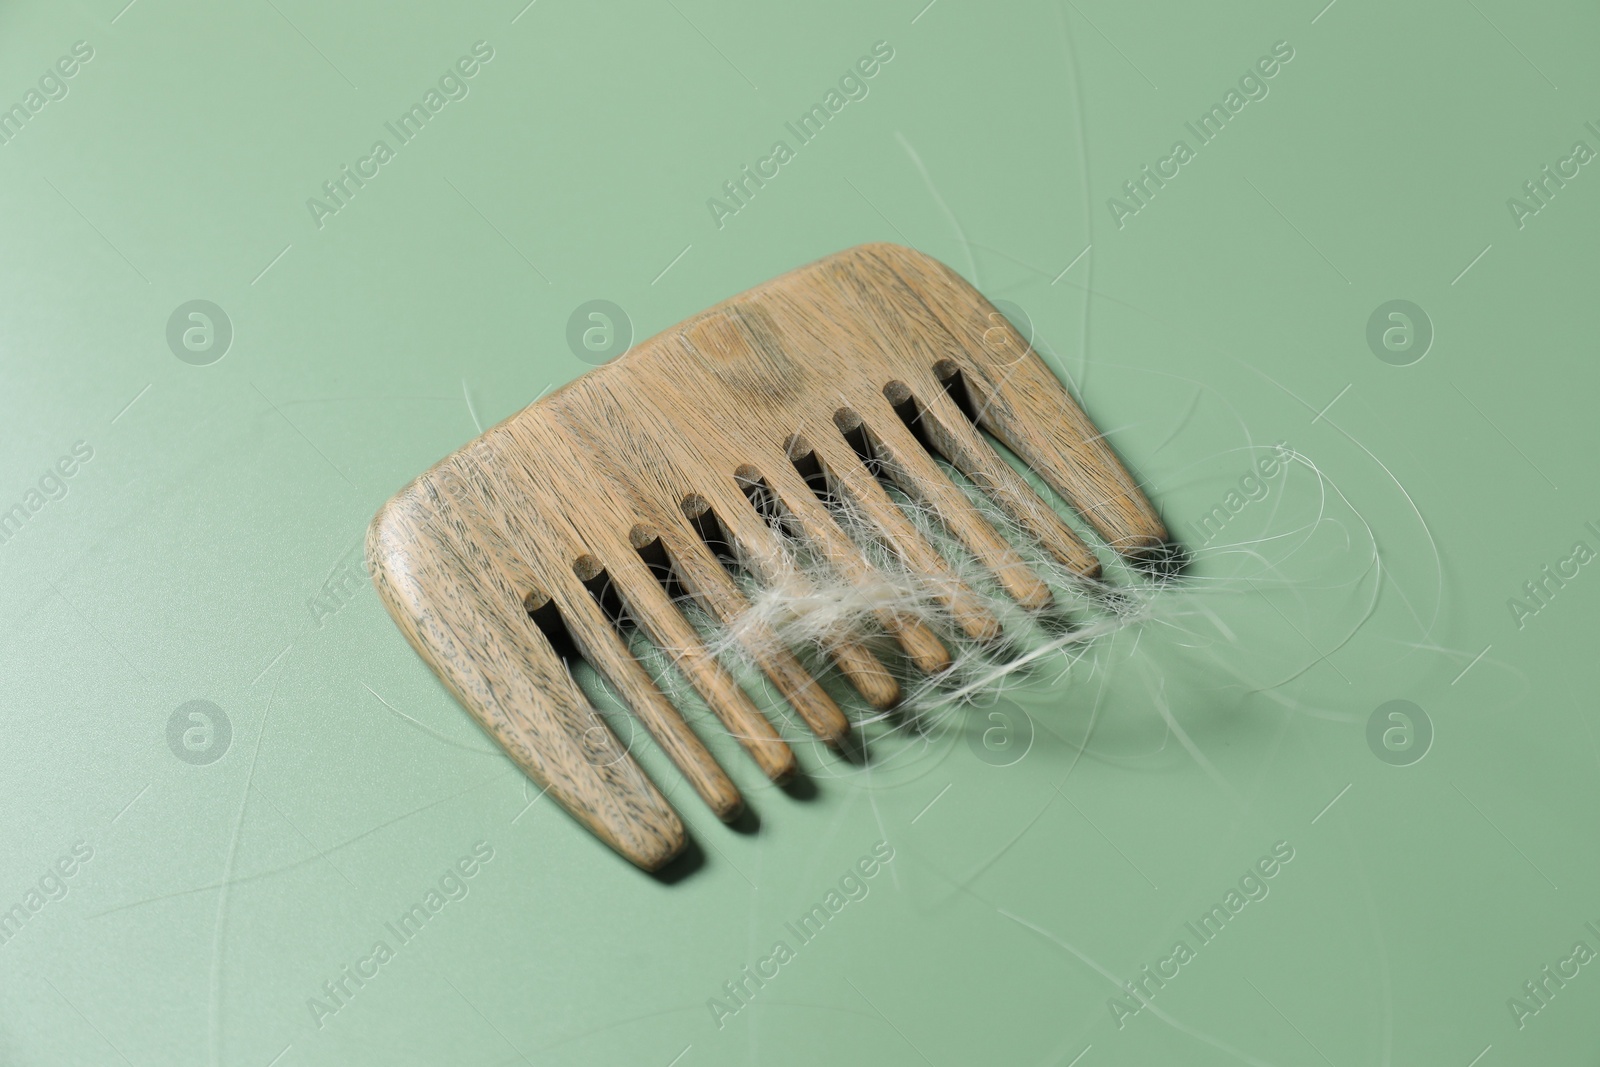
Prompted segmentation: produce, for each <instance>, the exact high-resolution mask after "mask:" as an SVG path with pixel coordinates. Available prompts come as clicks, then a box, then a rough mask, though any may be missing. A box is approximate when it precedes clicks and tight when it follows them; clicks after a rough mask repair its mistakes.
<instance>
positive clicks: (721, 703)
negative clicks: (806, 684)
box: [608, 551, 796, 782]
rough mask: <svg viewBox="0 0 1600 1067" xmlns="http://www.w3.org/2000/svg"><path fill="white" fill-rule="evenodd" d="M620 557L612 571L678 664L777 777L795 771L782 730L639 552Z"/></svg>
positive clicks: (765, 770) (640, 618)
mask: <svg viewBox="0 0 1600 1067" xmlns="http://www.w3.org/2000/svg"><path fill="white" fill-rule="evenodd" d="M617 559H618V563H617V565H616V567H615V568H614V569H611V570H609V571H608V573H609V574H610V575H611V578H612V580H613V581H614V582H615V583H616V588H617V590H618V592H619V593H620V594H621V596H622V600H623V602H624V603H625V604H626V605H627V607H628V611H629V613H630V614H631V615H632V616H633V617H634V618H635V619H636V620H637V621H638V623H639V625H640V626H642V627H643V628H644V630H645V632H646V633H647V634H649V635H650V640H652V641H654V642H655V644H656V647H658V648H660V649H661V650H662V651H663V652H665V653H667V654H668V655H669V656H671V657H672V662H673V666H675V667H677V669H678V670H679V671H681V672H682V673H683V675H684V677H686V678H688V679H689V681H690V683H691V684H693V685H694V687H695V689H697V690H698V691H699V693H700V695H701V696H702V697H704V698H705V701H706V705H707V706H708V707H709V708H710V709H711V710H712V711H713V712H714V713H715V714H716V716H717V718H719V719H721V720H722V724H723V725H724V726H726V727H727V728H728V730H729V732H730V733H732V734H733V736H735V737H737V738H738V739H739V743H740V744H741V745H743V746H744V748H745V751H746V752H749V753H750V755H751V757H752V758H754V759H755V761H756V763H757V764H758V765H759V766H760V767H761V771H762V773H763V774H765V775H766V776H767V777H768V778H770V779H772V780H773V781H774V782H782V781H784V780H786V779H788V778H789V777H790V776H792V775H793V774H794V772H795V768H796V763H795V758H794V752H793V750H791V749H790V748H789V746H788V744H786V743H785V742H784V740H783V738H781V737H779V736H778V732H777V731H776V730H774V729H773V728H772V724H771V723H770V722H768V721H767V719H766V717H765V716H763V715H762V714H761V712H759V711H757V710H756V706H755V705H754V704H752V703H751V702H750V697H749V696H748V695H747V694H746V693H745V691H744V690H743V689H741V688H740V687H739V683H738V682H736V681H735V680H734V679H733V676H732V675H730V674H729V673H728V672H727V671H726V670H725V669H724V668H723V666H722V664H720V663H718V662H717V660H716V657H714V656H712V655H711V653H710V652H709V651H707V649H706V647H705V645H703V644H701V643H700V637H699V635H698V634H696V633H695V632H694V628H693V627H691V626H690V625H689V623H688V622H687V621H686V620H685V619H684V617H683V615H682V614H681V613H679V611H678V609H677V607H676V606H675V605H674V604H673V603H672V599H671V598H670V597H668V596H667V593H666V590H664V589H662V588H661V583H660V582H659V581H658V580H657V579H656V576H655V575H654V574H652V573H650V569H649V568H648V567H646V566H645V565H644V561H643V560H641V559H640V558H639V556H638V554H637V553H635V552H632V551H624V552H622V553H619V554H618V557H617Z"/></svg>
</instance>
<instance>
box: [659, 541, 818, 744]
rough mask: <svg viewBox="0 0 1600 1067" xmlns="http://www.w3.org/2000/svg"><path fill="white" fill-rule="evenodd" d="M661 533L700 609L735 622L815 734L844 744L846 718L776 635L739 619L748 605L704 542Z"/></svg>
mask: <svg viewBox="0 0 1600 1067" xmlns="http://www.w3.org/2000/svg"><path fill="white" fill-rule="evenodd" d="M660 533H661V542H662V544H663V545H664V546H665V548H666V551H667V555H668V557H669V558H670V559H671V560H672V563H673V566H674V567H675V569H676V571H677V573H678V576H679V578H680V579H681V580H682V581H683V584H684V586H685V587H686V588H687V589H688V590H689V592H690V593H691V594H693V596H694V597H695V598H696V599H697V600H699V602H700V604H701V606H702V607H704V608H705V609H706V610H707V611H708V612H710V613H711V616H712V617H713V618H714V619H716V620H717V621H718V622H720V623H722V624H723V625H724V626H732V625H734V623H735V622H736V621H738V626H739V629H738V636H739V640H740V643H741V644H742V645H743V647H744V650H745V651H746V652H747V653H749V655H750V657H751V658H752V659H753V660H755V662H756V666H757V667H759V668H761V672H762V673H763V674H765V675H766V676H767V677H768V678H770V679H771V680H772V684H773V685H774V686H776V687H777V689H778V692H780V693H782V694H783V698H784V699H785V700H787V701H788V702H789V705H790V706H791V707H792V708H794V710H795V711H797V712H798V713H799V714H800V717H801V718H802V719H804V720H805V721H806V725H808V726H810V727H811V731H812V732H813V733H815V734H816V735H817V736H818V737H820V738H821V739H822V740H823V741H826V742H827V743H828V744H830V745H834V746H837V745H838V744H839V743H840V742H841V741H843V740H844V738H845V737H846V735H848V734H849V733H850V720H848V719H846V718H845V716H844V712H842V711H840V710H839V705H838V704H835V703H834V701H833V698H832V697H830V696H829V695H828V693H827V691H826V690H824V689H823V688H822V687H821V686H820V685H818V684H817V680H816V679H815V678H813V677H811V674H810V672H808V671H807V670H806V669H805V667H804V666H803V665H802V664H801V663H800V661H799V660H798V659H796V658H795V656H794V654H793V653H792V652H790V651H789V650H788V649H786V648H784V647H783V646H782V645H780V644H779V643H778V636H777V634H775V633H773V632H772V631H771V629H770V628H768V627H767V626H765V625H760V624H754V625H753V624H752V623H751V621H750V620H748V619H742V620H741V618H740V616H741V615H743V613H744V611H745V609H746V608H747V607H748V606H749V605H748V603H747V602H746V601H745V599H744V595H743V594H742V593H740V592H739V587H738V585H736V584H735V583H734V581H733V579H732V578H730V577H729V576H728V572H727V571H726V570H725V569H724V568H723V566H722V564H721V562H720V561H718V560H717V558H716V557H715V556H713V555H712V554H711V550H710V549H708V548H707V547H706V546H705V542H703V541H701V540H700V539H699V538H698V537H695V536H694V535H693V534H692V533H691V532H689V531H688V530H680V529H678V528H677V526H676V525H675V524H674V525H669V526H666V527H665V528H663V529H662V530H661V531H660Z"/></svg>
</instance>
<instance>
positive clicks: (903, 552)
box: [806, 428, 1000, 641]
mask: <svg viewBox="0 0 1600 1067" xmlns="http://www.w3.org/2000/svg"><path fill="white" fill-rule="evenodd" d="M806 444H807V445H808V446H814V447H815V449H816V452H817V455H818V457H819V458H820V459H821V462H822V467H823V470H824V472H825V475H826V477H827V478H828V480H829V482H830V483H832V485H835V486H837V487H838V488H842V489H843V490H844V495H846V496H848V497H849V498H850V500H851V502H852V503H853V504H854V505H855V506H856V507H858V508H860V509H861V510H862V511H863V512H865V513H866V516H867V519H868V521H870V522H871V523H872V525H873V526H874V527H875V528H876V529H877V531H878V533H879V535H880V536H881V537H882V538H883V539H884V541H885V542H886V543H888V545H889V546H890V547H891V548H892V549H893V550H894V552H895V554H896V555H898V556H899V557H900V558H901V560H902V561H904V562H905V564H906V565H907V566H908V567H911V568H912V569H913V570H916V571H918V572H920V573H921V574H923V575H925V576H927V577H928V578H930V579H932V581H933V587H934V589H935V596H936V597H937V599H938V600H939V602H940V603H941V604H943V605H944V606H945V608H946V609H947V610H948V611H949V612H950V615H951V617H952V618H953V619H955V621H956V624H957V625H958V626H960V627H961V628H962V629H963V630H964V631H966V633H967V636H969V637H971V638H973V639H974V640H978V641H992V640H994V639H995V638H996V637H999V636H1000V620H999V619H997V618H995V617H994V614H993V613H992V612H990V611H989V609H988V608H987V607H985V606H984V605H983V603H982V601H980V600H979V599H978V597H977V595H976V594H975V593H974V592H973V591H972V589H971V588H970V587H969V586H968V585H967V583H965V582H963V581H962V580H961V579H960V578H959V577H957V576H956V574H955V572H954V571H952V570H951V569H950V564H949V563H948V562H947V561H946V560H945V558H944V557H943V556H941V555H940V554H939V551H938V550H937V549H936V548H934V547H933V546H932V545H931V544H929V543H928V539H927V538H926V537H924V536H922V532H921V531H920V530H918V529H917V528H916V526H914V525H913V524H912V523H911V521H910V520H909V519H907V518H906V516H905V513H904V512H902V511H901V510H900V508H899V506H898V505H897V504H895V502H894V501H893V500H891V499H889V494H888V493H886V492H884V490H883V486H882V485H881V484H880V483H879V482H878V479H877V478H875V477H874V476H873V474H872V472H871V471H869V470H867V468H866V466H865V465H864V464H863V463H862V462H861V459H860V457H859V456H857V455H856V453H855V450H854V449H853V448H851V447H850V446H849V444H848V443H847V442H846V441H845V440H844V438H842V437H840V436H839V435H838V434H836V433H831V432H830V431H828V430H827V429H826V428H824V429H823V430H822V432H821V433H819V434H818V440H817V441H815V442H812V441H811V440H810V439H809V438H807V439H806ZM963 503H964V502H963Z"/></svg>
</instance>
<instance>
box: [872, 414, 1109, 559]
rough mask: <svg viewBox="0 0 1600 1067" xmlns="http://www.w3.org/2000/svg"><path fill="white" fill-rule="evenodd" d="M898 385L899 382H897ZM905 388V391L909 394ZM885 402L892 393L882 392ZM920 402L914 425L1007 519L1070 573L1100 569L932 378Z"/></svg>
mask: <svg viewBox="0 0 1600 1067" xmlns="http://www.w3.org/2000/svg"><path fill="white" fill-rule="evenodd" d="M902 388H903V387H902ZM910 395H911V394H910V391H909V390H907V391H906V396H907V397H908V398H909V397H910ZM886 399H887V400H888V401H889V402H890V403H895V402H896V397H894V396H887V397H886ZM915 401H916V402H917V403H919V404H920V405H921V411H920V415H919V420H918V425H919V426H920V427H921V429H922V431H923V432H924V433H926V434H927V435H928V440H929V441H930V442H931V443H932V444H933V447H934V448H936V449H938V450H939V454H940V455H942V456H944V458H945V459H947V460H949V461H950V463H951V465H952V466H954V467H955V468H956V470H958V471H960V472H961V473H962V474H965V475H966V476H967V477H968V478H971V479H972V480H973V482H974V483H976V484H977V486H978V487H979V488H980V489H982V490H983V491H984V492H985V493H987V494H988V495H989V498H990V499H991V500H993V501H994V502H995V503H996V504H997V505H999V507H1000V509H1001V510H1002V511H1004V512H1005V513H1006V514H1007V515H1009V516H1010V517H1011V520H1012V521H1013V522H1015V523H1017V525H1019V526H1021V527H1022V528H1023V529H1025V530H1027V531H1028V532H1029V533H1030V534H1032V535H1033V536H1034V537H1035V538H1037V539H1038V540H1039V543H1040V544H1042V545H1044V547H1045V549H1046V550H1047V551H1048V552H1049V553H1050V554H1051V555H1052V556H1054V557H1055V558H1056V559H1057V560H1059V561H1061V563H1062V564H1063V565H1065V566H1066V567H1068V568H1069V569H1070V570H1072V572H1073V573H1074V574H1080V575H1082V576H1084V577H1085V578H1096V577H1099V575H1100V561H1099V560H1098V559H1096V558H1095V555H1094V553H1093V552H1091V551H1090V550H1089V546H1088V545H1086V544H1084V543H1083V540H1082V538H1080V537H1079V536H1078V535H1077V534H1076V533H1074V532H1073V530H1072V527H1070V526H1068V525H1067V524H1066V523H1065V522H1064V521H1062V518H1061V516H1060V515H1057V514H1056V513H1055V511H1054V510H1053V509H1052V508H1051V507H1050V505H1048V504H1046V503H1045V502H1044V501H1043V500H1042V499H1040V497H1039V494H1038V493H1036V492H1034V491H1033V487H1032V486H1030V485H1029V484H1028V483H1027V482H1025V481H1023V479H1022V475H1020V474H1018V473H1017V472H1016V470H1015V469H1014V468H1013V467H1012V466H1011V464H1009V463H1007V462H1006V461H1005V460H1003V459H1001V458H1000V454H999V453H998V452H996V451H995V450H994V448H993V447H992V446H991V445H990V444H989V442H988V441H985V440H984V439H983V435H982V434H980V433H979V432H978V430H977V428H976V427H974V426H973V425H972V423H971V422H970V421H968V419H967V416H966V415H965V414H964V413H963V412H962V411H961V409H960V408H958V407H957V406H956V403H955V401H953V400H951V399H950V397H949V396H948V395H947V394H946V393H945V391H944V389H942V388H940V387H939V386H938V385H937V384H935V385H933V386H930V387H929V388H928V390H927V395H926V396H922V395H917V396H916V397H915ZM887 414H888V416H889V417H888V418H882V419H874V424H875V425H878V424H881V425H883V426H885V427H887V426H888V425H889V418H893V419H895V420H896V421H897V422H898V420H899V416H898V415H895V414H893V413H887Z"/></svg>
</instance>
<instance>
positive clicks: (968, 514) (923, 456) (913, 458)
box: [840, 401, 1052, 610]
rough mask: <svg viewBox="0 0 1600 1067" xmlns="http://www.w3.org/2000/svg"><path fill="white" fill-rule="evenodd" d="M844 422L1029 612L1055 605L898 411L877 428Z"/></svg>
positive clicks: (853, 417)
mask: <svg viewBox="0 0 1600 1067" xmlns="http://www.w3.org/2000/svg"><path fill="white" fill-rule="evenodd" d="M879 403H880V404H881V403H882V402H881V401H880V402H879ZM840 416H841V417H843V419H844V424H843V425H842V426H841V428H842V429H844V430H846V431H848V430H851V429H854V428H856V426H859V427H860V428H861V430H862V432H863V433H865V434H866V436H867V440H868V441H869V443H870V445H871V447H872V450H873V452H874V454H875V455H876V456H877V457H878V460H879V461H880V462H881V463H882V464H883V467H884V469H885V471H886V472H887V473H888V475H889V477H890V478H891V479H893V481H894V483H895V484H896V485H898V486H899V487H900V488H901V489H902V490H904V491H905V493H906V495H907V496H909V497H911V498H912V499H913V500H916V501H918V502H919V503H921V504H923V505H925V506H927V507H930V508H932V509H933V511H934V512H935V514H937V515H938V516H939V520H940V521H941V522H943V523H944V524H945V526H946V527H948V528H949V530H950V532H951V533H953V534H954V535H955V536H956V539H957V540H959V541H960V542H961V543H962V544H963V545H965V546H966V547H967V550H968V551H970V552H971V553H972V554H973V555H975V556H977V557H978V561H979V562H980V563H982V564H983V565H984V567H986V568H987V569H988V570H989V572H990V573H991V574H993V575H994V576H995V578H996V579H997V580H998V581H999V582H1000V585H1001V587H1002V588H1004V589H1005V591H1006V593H1007V594H1008V595H1010V597H1011V598H1012V599H1013V600H1015V601H1016V602H1017V603H1018V604H1021V605H1022V606H1023V607H1025V608H1028V609H1029V610H1038V609H1040V608H1043V607H1045V606H1046V605H1048V604H1049V603H1050V602H1051V599H1052V598H1051V594H1050V587H1049V586H1048V585H1046V584H1045V583H1044V581H1043V580H1041V579H1040V578H1039V576H1038V575H1036V574H1034V573H1033V570H1032V569H1031V568H1030V567H1029V566H1028V563H1027V561H1026V560H1024V559H1023V558H1022V556H1021V555H1020V554H1018V552H1017V550H1016V549H1015V548H1012V547H1011V544H1010V542H1008V541H1007V540H1006V539H1005V538H1004V537H1002V536H1000V534H999V533H998V532H997V531H996V530H995V528H994V527H993V526H991V525H989V523H988V522H987V521H986V520H985V519H984V517H983V515H982V514H980V513H979V512H978V511H977V509H976V508H974V507H973V506H972V502H971V501H970V500H968V499H967V495H966V493H964V492H962V491H961V487H960V486H958V485H956V483H955V482H953V481H951V480H950V478H949V476H948V475H946V474H945V472H944V471H943V470H941V469H940V467H939V465H938V464H937V463H935V462H934V461H933V459H932V457H930V456H929V455H928V453H927V451H926V450H925V449H924V448H923V447H922V444H921V442H919V441H918V440H917V439H916V437H915V436H914V435H913V434H912V433H911V431H909V430H907V429H906V427H905V424H904V423H902V422H901V421H900V419H899V418H898V417H897V416H896V415H895V413H894V412H893V411H892V410H890V409H889V408H887V407H886V406H884V407H881V408H880V411H879V417H877V418H875V419H874V420H873V422H872V423H871V424H866V423H863V422H862V421H861V417H860V416H859V415H857V414H856V413H855V412H853V411H849V412H848V413H846V412H845V411H841V413H840ZM852 424H853V425H852Z"/></svg>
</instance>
